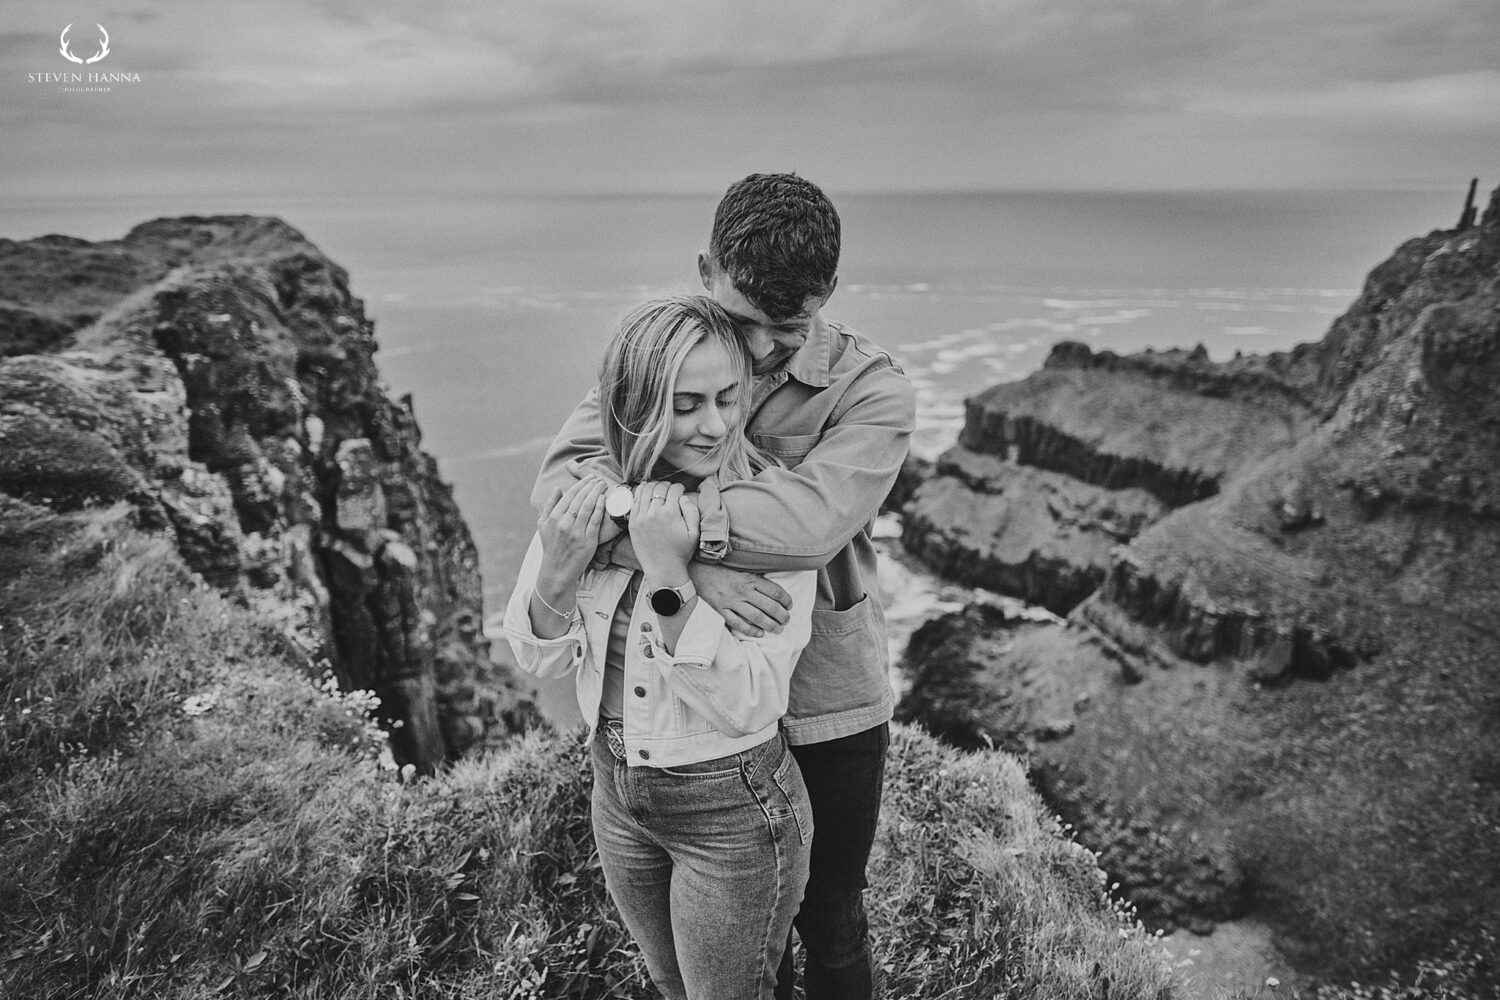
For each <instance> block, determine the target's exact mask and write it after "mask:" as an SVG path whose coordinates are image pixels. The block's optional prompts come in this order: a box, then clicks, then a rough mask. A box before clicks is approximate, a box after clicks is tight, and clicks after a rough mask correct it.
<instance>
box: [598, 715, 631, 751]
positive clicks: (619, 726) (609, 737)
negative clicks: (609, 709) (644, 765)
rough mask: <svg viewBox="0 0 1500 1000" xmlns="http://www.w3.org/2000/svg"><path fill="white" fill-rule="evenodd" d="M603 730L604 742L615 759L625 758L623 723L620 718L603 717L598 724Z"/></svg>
mask: <svg viewBox="0 0 1500 1000" xmlns="http://www.w3.org/2000/svg"><path fill="white" fill-rule="evenodd" d="M599 728H600V729H602V730H603V731H604V742H605V743H606V744H607V745H608V746H609V752H610V753H612V754H614V755H615V760H619V761H623V760H624V759H625V723H624V722H623V721H622V720H620V719H605V720H604V721H603V722H602V723H601V724H600V726H599Z"/></svg>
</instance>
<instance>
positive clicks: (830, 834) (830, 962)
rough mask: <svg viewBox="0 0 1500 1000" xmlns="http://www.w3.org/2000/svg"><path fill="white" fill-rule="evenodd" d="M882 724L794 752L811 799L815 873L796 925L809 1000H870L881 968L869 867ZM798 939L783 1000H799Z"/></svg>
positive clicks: (780, 983) (884, 743)
mask: <svg viewBox="0 0 1500 1000" xmlns="http://www.w3.org/2000/svg"><path fill="white" fill-rule="evenodd" d="M890 742H891V728H890V726H889V725H888V724H886V723H881V724H880V725H878V726H876V727H875V728H874V729H867V730H865V731H864V732H862V733H855V734H854V735H853V736H845V737H842V738H841V739H836V740H829V741H827V742H826V743H809V744H807V745H806V746H794V747H792V755H793V756H794V757H796V758H797V766H798V767H799V768H801V770H802V781H803V783H804V784H806V785H807V795H808V798H809V799H810V800H811V801H812V813H813V843H812V874H811V875H810V877H809V878H808V881H807V893H806V895H805V896H803V898H802V908H801V910H799V911H798V913H797V919H796V921H795V922H794V924H793V926H794V927H796V929H797V936H798V937H800V938H801V939H802V948H803V951H804V953H805V956H806V962H805V964H804V967H803V970H802V971H803V977H804V988H805V990H806V993H807V1000H870V997H871V995H872V991H873V989H874V963H873V960H872V958H871V955H870V928H869V922H868V920H867V919H866V918H865V901H864V889H865V885H866V882H865V863H866V862H868V861H869V859H870V847H871V845H873V844H874V842H875V824H876V823H877V822H878V821H879V819H880V793H881V789H882V787H883V786H884V783H885V751H886V748H887V747H888V746H889V745H890ZM795 981H796V975H795V972H794V970H793V968H792V948H791V940H790V939H788V941H787V950H786V954H784V955H783V956H782V958H781V967H780V968H779V969H778V970H777V972H776V1000H792V989H793V986H794V984H795Z"/></svg>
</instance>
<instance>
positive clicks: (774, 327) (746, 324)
mask: <svg viewBox="0 0 1500 1000" xmlns="http://www.w3.org/2000/svg"><path fill="white" fill-rule="evenodd" d="M698 273H699V274H700V275H701V276H702V278H703V287H704V288H706V289H708V294H709V296H710V297H712V298H713V300H714V301H715V302H717V303H718V304H719V305H721V306H723V307H724V311H725V312H727V313H729V315H730V317H731V318H732V319H733V320H734V325H735V329H736V330H737V331H738V332H739V335H740V339H741V340H743V341H744V342H745V347H746V348H747V349H748V350H749V351H750V357H751V358H753V359H754V363H753V365H752V366H751V370H752V371H753V372H754V373H755V374H756V375H764V374H765V373H767V372H772V371H775V370H776V369H777V368H780V367H781V366H782V365H784V364H786V361H787V359H788V358H790V357H791V356H792V355H793V354H796V353H797V351H798V350H799V349H801V347H802V345H803V343H804V342H806V340H807V336H808V334H809V333H811V332H812V328H813V324H814V323H816V322H817V321H818V310H819V309H821V308H823V303H824V302H826V301H828V300H827V297H826V296H825V297H822V298H819V297H818V296H816V295H814V296H809V297H808V299H807V301H806V302H804V303H803V304H802V310H801V311H800V312H799V313H797V315H795V316H787V317H783V318H781V319H772V318H771V317H770V316H767V315H766V314H765V313H763V312H761V311H760V309H758V308H757V307H756V306H755V304H754V303H752V302H751V301H750V300H749V299H747V298H745V296H744V295H743V294H742V293H741V292H740V290H739V289H738V288H735V287H734V282H732V281H730V280H729V275H728V274H726V273H725V272H724V269H723V268H721V267H718V266H717V265H715V264H714V263H712V262H711V261H709V260H708V259H707V256H706V255H701V254H700V255H699V257H698Z"/></svg>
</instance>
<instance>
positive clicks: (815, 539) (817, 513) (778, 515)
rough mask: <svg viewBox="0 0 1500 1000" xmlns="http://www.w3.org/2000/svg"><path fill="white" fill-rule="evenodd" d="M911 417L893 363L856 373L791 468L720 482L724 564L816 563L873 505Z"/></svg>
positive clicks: (892, 476)
mask: <svg viewBox="0 0 1500 1000" xmlns="http://www.w3.org/2000/svg"><path fill="white" fill-rule="evenodd" d="M915 425H916V397H915V394H914V392H913V391H912V387H911V383H910V382H909V381H908V380H907V378H906V376H905V375H904V374H902V373H901V371H900V370H899V369H897V368H893V367H886V368H881V369H877V370H874V371H871V372H869V373H866V374H865V375H863V376H862V377H861V378H860V379H859V381H858V383H857V384H856V385H855V387H854V388H853V389H851V390H850V392H849V393H848V401H847V403H846V405H845V406H844V407H842V408H841V409H840V410H836V411H835V413H834V414H833V419H832V420H831V421H830V423H829V424H828V426H826V427H825V428H824V430H823V433H822V435H821V436H820V437H819V439H818V442H817V443H816V444H815V445H813V447H812V449H811V450H810V451H809V452H808V453H807V455H806V456H805V457H804V458H803V459H802V460H801V462H799V463H798V464H797V465H796V467H795V468H772V469H766V470H765V471H763V472H761V473H760V474H759V475H757V476H755V477H754V478H753V479H747V480H742V481H740V482H737V483H728V484H725V485H724V486H723V488H722V491H721V492H722V498H723V503H724V508H725V509H726V510H727V511H728V513H729V540H730V549H729V554H728V555H726V556H725V557H724V565H726V566H729V567H732V568H734V569H741V570H748V571H751V572H756V573H764V572H768V571H772V570H793V569H821V568H822V567H823V566H825V565H826V564H827V563H828V561H829V560H830V559H832V558H833V557H834V555H836V554H837V553H838V551H839V550H840V549H842V548H843V547H844V546H845V545H847V544H848V543H849V540H850V539H851V538H853V537H854V535H855V534H856V533H857V532H859V531H861V530H863V529H864V527H865V526H866V525H867V524H869V523H870V522H871V521H872V520H873V519H874V518H875V516H876V515H877V514H878V513H879V512H880V505H881V504H882V503H884V502H885V498H886V496H887V495H888V494H889V493H890V491H891V487H892V486H894V485H895V482H896V476H897V474H898V473H900V471H901V464H902V462H904V461H905V460H906V453H907V449H908V447H909V446H910V444H911V434H912V430H913V429H914V427H915Z"/></svg>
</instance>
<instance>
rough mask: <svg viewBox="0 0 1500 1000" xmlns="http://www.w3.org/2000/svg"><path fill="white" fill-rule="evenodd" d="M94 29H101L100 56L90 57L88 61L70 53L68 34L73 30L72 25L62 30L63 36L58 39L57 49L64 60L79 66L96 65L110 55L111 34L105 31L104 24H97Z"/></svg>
mask: <svg viewBox="0 0 1500 1000" xmlns="http://www.w3.org/2000/svg"><path fill="white" fill-rule="evenodd" d="M94 27H96V28H98V29H99V36H100V37H99V54H98V55H95V56H90V57H89V58H87V59H81V58H79V57H78V56H75V55H74V54H73V53H72V52H70V51H69V50H68V44H69V43H68V32H69V31H72V30H73V26H72V25H71V24H70V25H68V26H67V27H66V28H64V29H63V30H62V35H61V36H59V38H58V48H57V51H59V52H61V53H62V57H63V58H64V59H66V60H68V62H75V63H78V64H79V65H86V64H88V63H96V62H98V61H99V60H100V59H103V58H104V57H105V56H107V55H109V32H107V31H105V30H104V25H102V24H95V25H94Z"/></svg>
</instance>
